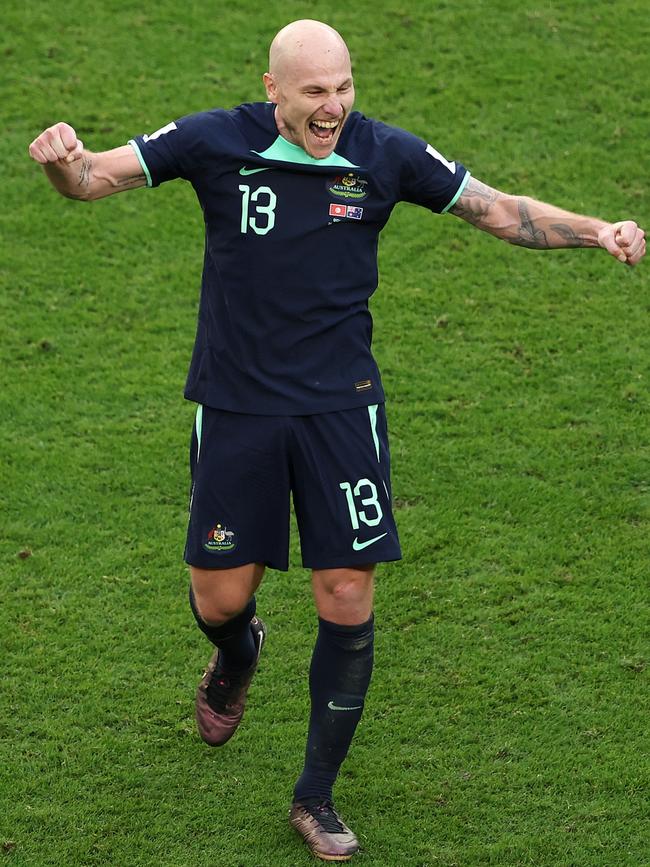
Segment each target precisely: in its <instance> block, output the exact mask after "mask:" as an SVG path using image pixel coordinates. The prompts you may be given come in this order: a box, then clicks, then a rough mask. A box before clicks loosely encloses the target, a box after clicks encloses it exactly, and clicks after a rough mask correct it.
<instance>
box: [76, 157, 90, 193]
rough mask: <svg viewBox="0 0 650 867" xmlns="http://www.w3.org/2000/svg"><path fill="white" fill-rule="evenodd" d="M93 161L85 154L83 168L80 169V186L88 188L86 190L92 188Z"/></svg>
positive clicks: (82, 159) (82, 162)
mask: <svg viewBox="0 0 650 867" xmlns="http://www.w3.org/2000/svg"><path fill="white" fill-rule="evenodd" d="M92 167H93V161H92V160H91V159H90V157H89V156H86V154H84V155H83V156H82V157H81V167H80V169H79V186H80V187H86V189H87V188H88V187H89V186H90V173H91V171H92Z"/></svg>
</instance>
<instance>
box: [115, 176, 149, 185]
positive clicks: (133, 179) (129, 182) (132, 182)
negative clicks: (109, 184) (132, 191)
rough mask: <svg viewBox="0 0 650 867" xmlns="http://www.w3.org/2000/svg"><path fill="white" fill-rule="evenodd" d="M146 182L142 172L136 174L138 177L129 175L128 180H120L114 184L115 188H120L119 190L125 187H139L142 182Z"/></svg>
mask: <svg viewBox="0 0 650 867" xmlns="http://www.w3.org/2000/svg"><path fill="white" fill-rule="evenodd" d="M146 180H147V179H146V178H145V176H144V172H140V174H138V175H131V176H130V177H128V178H120V179H119V180H118V181H117V182H116V184H115V186H116V187H120V188H127V187H134V186H135V187H139V186H141V184H142V182H143V181H146Z"/></svg>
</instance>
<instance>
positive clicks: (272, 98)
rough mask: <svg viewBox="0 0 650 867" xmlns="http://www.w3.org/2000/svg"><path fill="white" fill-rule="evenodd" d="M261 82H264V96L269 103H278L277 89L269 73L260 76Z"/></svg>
mask: <svg viewBox="0 0 650 867" xmlns="http://www.w3.org/2000/svg"><path fill="white" fill-rule="evenodd" d="M262 81H263V82H264V87H265V88H266V95H267V96H268V98H269V102H276V103H277V101H278V89H277V87H276V84H275V79H274V78H273V75H272V74H271V73H270V72H265V73H264V75H263V76H262Z"/></svg>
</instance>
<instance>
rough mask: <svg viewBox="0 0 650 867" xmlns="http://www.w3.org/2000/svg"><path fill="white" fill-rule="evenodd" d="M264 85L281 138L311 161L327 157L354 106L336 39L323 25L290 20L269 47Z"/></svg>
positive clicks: (348, 69)
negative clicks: (272, 105)
mask: <svg viewBox="0 0 650 867" xmlns="http://www.w3.org/2000/svg"><path fill="white" fill-rule="evenodd" d="M263 80H264V86H265V88H266V93H267V96H268V98H269V101H270V102H272V103H275V122H276V125H277V127H278V131H279V133H280V135H281V136H282V137H283V138H285V139H287V141H289V142H291V143H292V144H296V145H298V146H299V147H301V148H302V149H303V150H304V151H306V153H307V154H309V156H311V157H314V158H315V159H325V158H327V157H329V156H330V155H331V154H332V153H333V151H334V147H335V145H336V143H337V141H338V140H339V137H340V135H341V131H342V129H343V125H344V124H345V121H346V120H347V118H348V115H349V113H350V111H351V110H352V105H353V103H354V82H353V81H352V66H351V64H350V52H349V51H348V47H347V45H346V44H345V42H344V41H343V38H342V37H341V35H340V34H339V33H337V32H336V30H334V28H333V27H330V26H329V24H323V22H322V21H312V20H311V19H310V18H303V19H301V20H300V21H292V23H291V24H287V26H286V27H283V28H282V30H280V32H279V33H278V34H277V35H276V36H275V38H274V40H273V42H272V43H271V48H270V51H269V71H268V72H265V73H264V76H263Z"/></svg>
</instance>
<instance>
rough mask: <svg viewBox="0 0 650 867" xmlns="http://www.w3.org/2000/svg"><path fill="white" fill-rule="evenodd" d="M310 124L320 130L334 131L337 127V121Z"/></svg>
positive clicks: (315, 121)
mask: <svg viewBox="0 0 650 867" xmlns="http://www.w3.org/2000/svg"><path fill="white" fill-rule="evenodd" d="M312 123H313V124H314V126H318V127H320V128H321V129H334V127H337V126H338V125H339V122H338V120H313V121H312Z"/></svg>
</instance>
